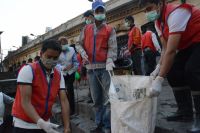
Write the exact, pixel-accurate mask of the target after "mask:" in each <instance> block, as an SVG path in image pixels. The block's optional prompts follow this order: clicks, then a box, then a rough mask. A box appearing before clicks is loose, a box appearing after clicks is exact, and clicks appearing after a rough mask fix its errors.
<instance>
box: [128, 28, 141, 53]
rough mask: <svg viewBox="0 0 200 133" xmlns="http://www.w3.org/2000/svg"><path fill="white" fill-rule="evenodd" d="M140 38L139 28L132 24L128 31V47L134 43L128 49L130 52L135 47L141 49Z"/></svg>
mask: <svg viewBox="0 0 200 133" xmlns="http://www.w3.org/2000/svg"><path fill="white" fill-rule="evenodd" d="M141 38H142V37H141V33H140V29H139V28H137V27H135V26H134V27H133V28H132V29H131V30H130V31H129V33H128V48H129V49H130V48H131V47H132V45H135V46H134V48H133V49H131V50H130V52H131V53H133V52H134V51H135V50H136V49H141Z"/></svg>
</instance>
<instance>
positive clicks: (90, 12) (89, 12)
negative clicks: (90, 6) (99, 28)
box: [83, 10, 94, 17]
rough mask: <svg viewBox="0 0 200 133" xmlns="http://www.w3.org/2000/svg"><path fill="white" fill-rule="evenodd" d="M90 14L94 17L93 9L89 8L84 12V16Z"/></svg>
mask: <svg viewBox="0 0 200 133" xmlns="http://www.w3.org/2000/svg"><path fill="white" fill-rule="evenodd" d="M89 16H93V17H94V14H93V12H92V11H91V10H87V11H86V12H85V13H83V17H89Z"/></svg>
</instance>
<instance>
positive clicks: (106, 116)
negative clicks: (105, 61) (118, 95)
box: [88, 69, 111, 129]
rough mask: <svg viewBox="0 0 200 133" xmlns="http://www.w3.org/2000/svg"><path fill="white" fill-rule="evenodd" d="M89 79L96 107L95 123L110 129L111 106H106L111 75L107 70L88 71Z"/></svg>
mask: <svg viewBox="0 0 200 133" xmlns="http://www.w3.org/2000/svg"><path fill="white" fill-rule="evenodd" d="M88 79H89V85H90V91H91V95H92V100H93V102H94V107H95V122H96V124H97V125H102V126H103V128H104V129H110V128H111V124H110V104H109V103H108V104H105V103H107V101H108V91H109V87H110V76H109V73H108V71H107V70H106V69H95V70H88Z"/></svg>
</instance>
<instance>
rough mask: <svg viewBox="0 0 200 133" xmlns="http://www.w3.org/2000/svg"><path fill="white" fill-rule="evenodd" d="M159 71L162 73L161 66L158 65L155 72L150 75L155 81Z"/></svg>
mask: <svg viewBox="0 0 200 133" xmlns="http://www.w3.org/2000/svg"><path fill="white" fill-rule="evenodd" d="M159 71H160V64H158V65H157V66H156V68H155V70H154V71H153V72H152V73H151V74H150V76H152V77H153V79H155V78H156V76H157V75H158V73H159Z"/></svg>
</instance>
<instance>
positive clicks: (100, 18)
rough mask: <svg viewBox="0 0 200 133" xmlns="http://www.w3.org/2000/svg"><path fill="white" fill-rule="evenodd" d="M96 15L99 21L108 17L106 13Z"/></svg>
mask: <svg viewBox="0 0 200 133" xmlns="http://www.w3.org/2000/svg"><path fill="white" fill-rule="evenodd" d="M94 17H95V19H96V20H98V21H103V20H105V19H106V15H105V14H95V15H94Z"/></svg>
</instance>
